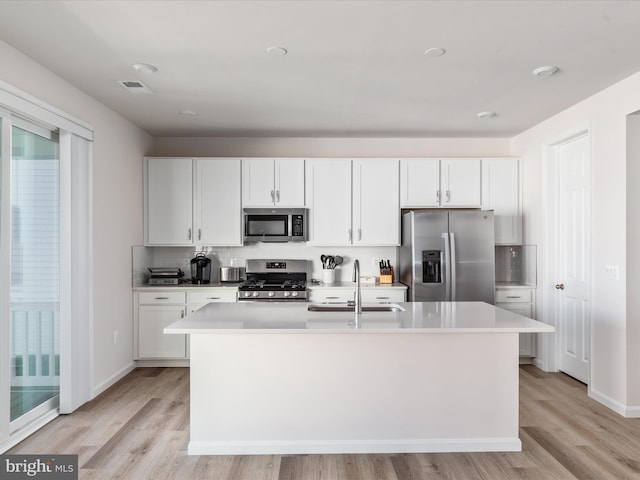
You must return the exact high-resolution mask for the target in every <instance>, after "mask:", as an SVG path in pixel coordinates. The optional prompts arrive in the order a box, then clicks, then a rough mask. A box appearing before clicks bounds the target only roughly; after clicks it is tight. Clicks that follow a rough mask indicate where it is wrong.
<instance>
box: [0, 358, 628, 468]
mask: <svg viewBox="0 0 640 480" xmlns="http://www.w3.org/2000/svg"><path fill="white" fill-rule="evenodd" d="M520 437H521V439H522V442H523V451H522V452H518V453H448V454H443V453H440V454H393V455H290V456H285V455H260V456H188V455H187V452H186V449H187V442H188V439H189V370H188V369H186V368H141V369H137V370H135V371H133V372H132V373H131V374H129V375H128V376H127V377H126V378H124V379H123V380H122V381H120V382H119V383H117V384H116V385H114V386H113V387H112V388H110V389H109V390H108V391H107V392H105V393H103V394H102V395H100V396H99V397H98V398H96V399H95V400H93V401H91V402H89V403H88V404H86V405H84V406H83V407H82V408H80V409H79V410H78V411H76V412H74V413H73V414H71V415H65V416H60V417H58V418H57V419H56V420H54V421H53V422H51V423H50V424H48V425H47V426H45V427H44V428H43V429H42V430H40V431H39V432H38V433H36V434H35V435H33V436H31V437H29V438H28V439H26V440H25V441H23V442H22V443H20V444H19V445H17V446H16V447H14V448H13V449H12V450H11V451H10V452H8V453H33V454H38V453H42V454H45V453H58V454H61V453H76V454H78V455H79V462H78V463H79V466H80V478H81V479H126V480H129V479H131V480H142V479H154V480H155V479H181V480H184V479H188V480H199V479H215V480H414V479H415V480H429V479H446V480H476V479H478V480H576V479H577V480H592V479H593V480H596V479H597V480H609V479H611V480H622V479H639V480H640V419H625V418H622V417H620V416H619V415H618V414H616V413H614V412H612V411H610V410H608V409H607V408H605V407H603V406H601V405H600V404H598V403H597V402H595V401H593V400H591V399H589V398H588V397H587V389H586V387H585V386H584V385H583V384H581V383H579V382H577V381H575V380H573V379H571V378H570V377H567V376H566V375H563V374H561V373H545V372H542V371H540V370H538V369H537V368H535V367H533V366H531V365H526V366H522V367H521V368H520Z"/></svg>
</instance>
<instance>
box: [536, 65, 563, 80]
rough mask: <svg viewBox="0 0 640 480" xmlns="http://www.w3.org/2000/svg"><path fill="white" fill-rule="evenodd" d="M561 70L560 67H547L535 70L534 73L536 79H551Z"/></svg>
mask: <svg viewBox="0 0 640 480" xmlns="http://www.w3.org/2000/svg"><path fill="white" fill-rule="evenodd" d="M558 70H559V68H558V67H556V66H554V65H546V66H544V67H538V68H536V69H534V70H533V72H531V73H533V74H534V75H535V76H536V77H550V76H551V75H553V74H554V73H557V72H558Z"/></svg>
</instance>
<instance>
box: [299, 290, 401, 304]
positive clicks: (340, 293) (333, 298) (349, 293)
mask: <svg viewBox="0 0 640 480" xmlns="http://www.w3.org/2000/svg"><path fill="white" fill-rule="evenodd" d="M354 295H355V288H354V289H349V288H313V289H311V290H310V292H309V301H310V302H312V303H347V302H351V301H353V300H354ZM361 295H362V302H363V303H397V302H404V301H406V300H405V299H406V289H404V288H385V287H379V288H378V287H376V288H363V289H362V291H361Z"/></svg>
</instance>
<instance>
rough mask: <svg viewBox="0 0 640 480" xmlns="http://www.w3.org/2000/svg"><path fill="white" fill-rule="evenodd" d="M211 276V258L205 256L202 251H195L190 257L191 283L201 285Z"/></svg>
mask: <svg viewBox="0 0 640 480" xmlns="http://www.w3.org/2000/svg"><path fill="white" fill-rule="evenodd" d="M210 278H211V259H210V258H207V257H206V256H205V254H204V253H197V254H196V256H195V257H194V258H192V259H191V283H192V284H194V285H202V284H204V283H209V279H210Z"/></svg>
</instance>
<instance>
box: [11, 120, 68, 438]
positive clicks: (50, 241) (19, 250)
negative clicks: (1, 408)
mask: <svg viewBox="0 0 640 480" xmlns="http://www.w3.org/2000/svg"><path fill="white" fill-rule="evenodd" d="M10 191H11V195H10V196H11V220H10V230H11V245H10V263H11V280H10V303H11V314H10V315H11V318H10V327H9V328H10V362H11V373H10V379H11V381H10V383H11V385H10V388H11V395H10V421H11V430H17V429H18V428H20V427H21V426H22V425H24V424H26V423H28V422H29V421H30V420H31V418H32V417H34V416H37V415H39V414H40V412H39V410H49V409H51V408H56V407H57V402H58V394H59V390H60V335H59V332H60V148H59V142H58V136H57V134H56V133H55V132H51V131H48V130H46V129H43V128H40V127H38V126H35V125H33V126H30V125H27V126H25V124H22V123H20V124H18V125H16V124H14V125H12V127H11V175H10Z"/></svg>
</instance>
